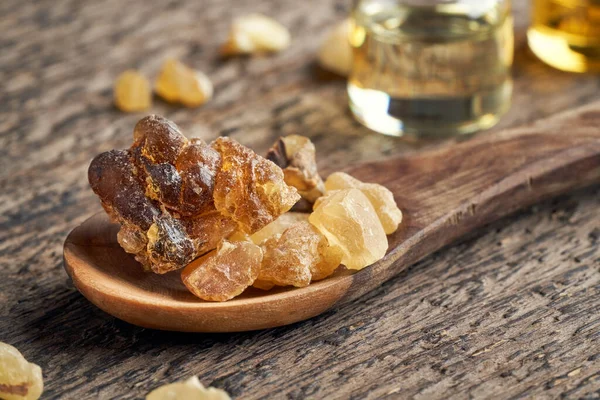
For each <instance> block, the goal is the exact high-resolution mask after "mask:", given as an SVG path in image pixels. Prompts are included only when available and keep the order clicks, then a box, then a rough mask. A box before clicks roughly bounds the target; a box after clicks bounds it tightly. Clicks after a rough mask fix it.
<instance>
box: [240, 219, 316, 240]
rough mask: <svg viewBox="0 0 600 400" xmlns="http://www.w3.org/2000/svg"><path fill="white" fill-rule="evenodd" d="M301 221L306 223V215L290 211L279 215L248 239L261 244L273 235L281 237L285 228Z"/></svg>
mask: <svg viewBox="0 0 600 400" xmlns="http://www.w3.org/2000/svg"><path fill="white" fill-rule="evenodd" d="M302 221H308V214H306V213H298V212H291V211H290V212H286V213H285V214H281V215H280V216H279V218H277V219H276V220H275V221H273V222H271V223H270V224H269V225H267V226H265V227H264V228H262V229H261V230H259V231H258V232H256V233H254V234H253V235H252V236H250V239H251V240H252V241H253V242H254V243H256V244H261V243H263V242H264V241H265V240H267V239H269V238H271V237H273V236H275V235H281V234H282V233H283V231H285V230H286V229H287V228H289V227H290V226H292V225H294V224H295V223H297V222H302Z"/></svg>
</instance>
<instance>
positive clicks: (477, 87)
mask: <svg viewBox="0 0 600 400" xmlns="http://www.w3.org/2000/svg"><path fill="white" fill-rule="evenodd" d="M352 25H353V26H352V30H351V33H350V44H351V45H352V48H353V59H354V61H353V67H352V71H351V74H350V77H349V81H348V95H349V101H350V108H351V110H352V112H353V113H354V115H355V116H356V118H357V119H358V120H359V121H360V122H362V123H363V124H364V125H366V126H367V127H369V128H371V129H373V130H375V131H377V132H380V133H384V134H388V135H395V136H403V135H411V136H417V137H440V136H451V135H456V134H464V133H471V132H474V131H477V130H480V129H485V128H489V127H491V126H492V125H494V124H495V123H496V122H497V121H498V118H499V117H500V116H501V115H502V114H503V113H504V112H506V111H507V110H508V108H509V106H510V98H511V93H512V80H511V73H510V69H511V65H512V60H513V47H514V43H513V42H514V39H513V20H512V16H511V8H510V1H503V0H437V1H436V0H356V1H355V2H354V7H353V11H352Z"/></svg>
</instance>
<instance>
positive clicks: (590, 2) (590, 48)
mask: <svg viewBox="0 0 600 400" xmlns="http://www.w3.org/2000/svg"><path fill="white" fill-rule="evenodd" d="M527 38H528V41H529V47H531V50H532V51H533V52H534V53H535V54H536V55H537V56H538V57H539V58H540V59H541V60H542V61H544V62H545V63H547V64H549V65H551V66H553V67H555V68H558V69H561V70H563V71H571V72H600V0H534V1H533V10H532V24H531V27H530V28H529V31H528V32H527Z"/></svg>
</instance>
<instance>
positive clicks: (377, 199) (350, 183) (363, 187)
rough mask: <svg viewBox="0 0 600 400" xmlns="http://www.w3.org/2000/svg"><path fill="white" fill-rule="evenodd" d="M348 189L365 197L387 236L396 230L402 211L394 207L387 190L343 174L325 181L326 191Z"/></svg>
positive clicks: (335, 175) (339, 173)
mask: <svg viewBox="0 0 600 400" xmlns="http://www.w3.org/2000/svg"><path fill="white" fill-rule="evenodd" d="M349 188H356V189H359V190H360V191H361V192H363V194H364V195H365V196H367V199H369V201H370V202H371V204H372V205H373V208H375V212H376V213H377V217H379V220H380V221H381V224H382V225H383V230H384V231H385V233H386V234H387V235H389V234H391V233H394V232H395V231H396V229H398V225H399V224H400V223H401V222H402V211H400V209H399V208H398V206H397V205H396V201H395V200H394V195H393V194H392V192H390V190H389V189H388V188H386V187H385V186H382V185H378V184H376V183H364V182H361V181H359V180H358V179H356V178H353V177H352V176H350V175H348V174H346V173H343V172H335V173H333V174H331V175H329V177H328V178H327V180H326V181H325V189H326V190H327V191H331V190H339V189H349Z"/></svg>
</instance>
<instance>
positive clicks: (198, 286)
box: [181, 240, 263, 301]
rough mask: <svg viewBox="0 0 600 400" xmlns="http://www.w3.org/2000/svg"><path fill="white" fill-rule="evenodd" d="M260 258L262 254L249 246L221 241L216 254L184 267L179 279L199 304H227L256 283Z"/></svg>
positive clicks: (256, 248) (252, 245)
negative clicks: (207, 302) (226, 302)
mask: <svg viewBox="0 0 600 400" xmlns="http://www.w3.org/2000/svg"><path fill="white" fill-rule="evenodd" d="M262 258H263V252H262V250H261V249H260V247H259V246H257V245H255V244H253V243H250V242H229V241H227V240H223V241H222V242H220V243H219V246H218V247H217V249H216V250H213V251H211V252H210V253H208V254H206V255H205V256H202V257H200V258H199V259H197V260H194V261H193V262H192V263H190V264H189V265H188V266H187V267H185V269H184V270H183V272H182V273H181V279H182V281H183V283H184V284H185V286H186V287H187V288H188V290H189V291H190V292H192V293H193V294H194V295H196V296H198V297H200V298H201V299H203V300H209V301H225V300H229V299H232V298H234V297H235V296H237V295H239V294H241V293H242V292H243V291H244V290H245V289H246V288H247V287H248V286H250V285H252V283H253V282H254V281H255V280H256V278H257V276H258V272H259V269H260V264H261V261H262Z"/></svg>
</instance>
